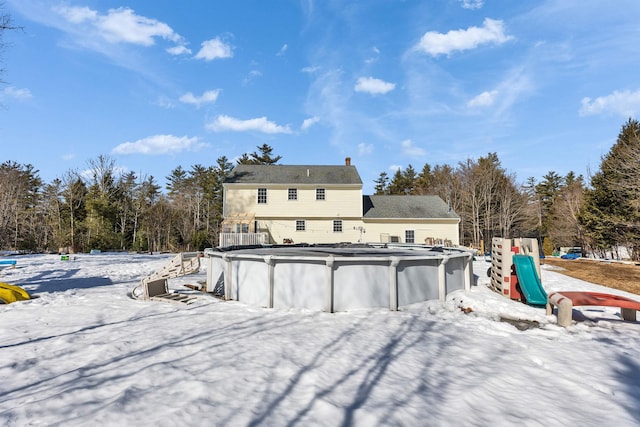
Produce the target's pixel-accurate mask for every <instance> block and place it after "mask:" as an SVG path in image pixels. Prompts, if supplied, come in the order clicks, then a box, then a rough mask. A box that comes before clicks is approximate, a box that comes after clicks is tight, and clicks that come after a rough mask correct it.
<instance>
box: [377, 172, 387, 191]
mask: <svg viewBox="0 0 640 427" xmlns="http://www.w3.org/2000/svg"><path fill="white" fill-rule="evenodd" d="M373 182H374V183H375V184H376V186H375V187H374V190H375V194H378V195H380V194H389V175H387V173H386V172H380V176H379V177H378V179H376V180H375V181H373Z"/></svg>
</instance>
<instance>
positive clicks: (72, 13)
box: [54, 6, 98, 24]
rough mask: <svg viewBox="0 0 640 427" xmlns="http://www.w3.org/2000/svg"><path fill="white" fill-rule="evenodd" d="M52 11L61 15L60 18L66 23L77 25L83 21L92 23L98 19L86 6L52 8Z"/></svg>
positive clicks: (96, 13)
mask: <svg viewBox="0 0 640 427" xmlns="http://www.w3.org/2000/svg"><path fill="white" fill-rule="evenodd" d="M54 10H55V11H56V12H58V13H59V14H60V15H62V17H64V18H65V19H66V20H67V21H69V22H71V23H73V24H79V23H81V22H84V21H93V20H95V19H96V18H97V17H98V12H96V11H95V10H92V9H89V8H88V7H86V6H85V7H74V6H58V7H54Z"/></svg>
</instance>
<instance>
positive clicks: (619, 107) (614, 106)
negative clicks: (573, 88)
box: [580, 90, 640, 117]
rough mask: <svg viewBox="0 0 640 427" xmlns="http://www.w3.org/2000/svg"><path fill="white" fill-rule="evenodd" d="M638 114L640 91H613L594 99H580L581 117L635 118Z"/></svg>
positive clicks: (639, 109) (639, 110)
mask: <svg viewBox="0 0 640 427" xmlns="http://www.w3.org/2000/svg"><path fill="white" fill-rule="evenodd" d="M638 112H640V90H637V91H635V92H631V91H628V90H625V91H623V92H619V91H617V90H616V91H614V92H613V93H612V94H610V95H606V96H600V97H598V98H596V99H593V100H592V99H591V98H582V107H581V108H580V115H581V116H589V115H594V114H601V113H613V114H618V115H620V116H623V117H630V116H635V115H636V114H637V113H638Z"/></svg>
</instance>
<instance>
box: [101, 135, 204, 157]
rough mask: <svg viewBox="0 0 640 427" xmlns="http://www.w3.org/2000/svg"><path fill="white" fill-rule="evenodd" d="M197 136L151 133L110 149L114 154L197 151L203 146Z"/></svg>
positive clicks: (156, 153)
mask: <svg viewBox="0 0 640 427" xmlns="http://www.w3.org/2000/svg"><path fill="white" fill-rule="evenodd" d="M205 146H206V144H204V143H201V142H200V141H199V139H198V138H197V137H192V138H189V137H187V136H182V137H179V136H174V135H153V136H149V137H147V138H143V139H139V140H137V141H135V142H125V143H123V144H120V145H118V146H117V147H115V148H114V149H113V150H112V153H114V154H154V155H158V154H168V153H180V152H182V151H198V150H199V149H200V148H202V147H205Z"/></svg>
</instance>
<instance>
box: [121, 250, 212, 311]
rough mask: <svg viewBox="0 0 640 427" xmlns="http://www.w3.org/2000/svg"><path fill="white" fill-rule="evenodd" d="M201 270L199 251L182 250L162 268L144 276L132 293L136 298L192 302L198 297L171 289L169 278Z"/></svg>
mask: <svg viewBox="0 0 640 427" xmlns="http://www.w3.org/2000/svg"><path fill="white" fill-rule="evenodd" d="M198 270H200V255H199V254H198V252H182V253H179V254H178V255H176V256H175V257H174V258H173V259H172V260H171V261H169V262H168V263H167V264H165V265H164V266H163V267H162V268H161V269H160V270H158V271H156V272H154V273H152V274H150V275H149V276H147V277H145V278H143V279H142V280H141V281H140V284H139V285H137V286H136V287H135V288H134V289H133V291H132V292H131V295H133V297H134V298H136V299H144V300H155V301H164V302H175V303H185V304H190V303H192V302H193V301H194V300H195V299H196V297H193V296H189V295H184V294H179V293H176V292H171V291H169V285H168V282H169V279H173V278H175V277H180V276H186V275H188V274H192V273H197V272H198Z"/></svg>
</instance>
